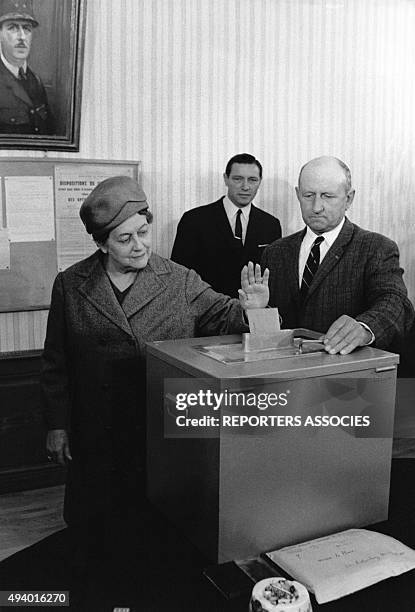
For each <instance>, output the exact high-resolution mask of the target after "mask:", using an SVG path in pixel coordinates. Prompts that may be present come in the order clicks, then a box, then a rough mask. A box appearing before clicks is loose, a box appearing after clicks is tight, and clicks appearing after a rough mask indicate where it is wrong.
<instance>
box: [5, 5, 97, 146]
mask: <svg viewBox="0 0 415 612" xmlns="http://www.w3.org/2000/svg"><path fill="white" fill-rule="evenodd" d="M84 6H85V3H84V0H59V1H56V0H2V2H1V3H0V45H1V62H0V81H1V94H0V148H9V149H10V148H11V149H14V148H15V149H43V150H67V151H77V150H79V126H80V119H81V115H80V112H81V108H80V107H81V99H82V95H81V94H82V67H83V64H82V62H83V45H84V38H83V36H84Z"/></svg>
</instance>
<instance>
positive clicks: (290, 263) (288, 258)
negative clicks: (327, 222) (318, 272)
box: [284, 229, 306, 305]
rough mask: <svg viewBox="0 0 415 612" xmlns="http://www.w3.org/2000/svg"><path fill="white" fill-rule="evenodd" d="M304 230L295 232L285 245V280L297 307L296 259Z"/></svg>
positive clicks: (298, 289)
mask: <svg viewBox="0 0 415 612" xmlns="http://www.w3.org/2000/svg"><path fill="white" fill-rule="evenodd" d="M305 232H306V230H305V229H304V230H303V231H301V232H297V233H296V234H294V235H293V237H292V240H291V241H290V242H289V243H288V245H287V247H288V248H287V253H286V254H285V263H284V268H285V273H286V278H287V285H288V289H289V291H290V293H291V295H292V296H293V299H294V301H295V302H296V304H297V305H298V304H299V303H300V282H299V278H298V259H299V256H300V247H301V243H302V241H303V238H304V234H305Z"/></svg>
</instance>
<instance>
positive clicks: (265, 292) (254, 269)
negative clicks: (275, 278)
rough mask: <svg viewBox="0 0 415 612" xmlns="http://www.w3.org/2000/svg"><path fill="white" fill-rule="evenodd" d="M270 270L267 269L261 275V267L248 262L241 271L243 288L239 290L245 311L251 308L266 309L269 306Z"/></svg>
mask: <svg viewBox="0 0 415 612" xmlns="http://www.w3.org/2000/svg"><path fill="white" fill-rule="evenodd" d="M268 278H269V270H268V268H266V270H264V274H263V275H262V274H261V266H260V265H259V264H256V265H255V266H254V264H253V263H252V261H250V262H248V265H247V266H244V267H243V268H242V271H241V287H242V289H239V301H240V303H241V306H242V308H243V309H244V310H249V309H250V308H265V307H266V306H268V300H269V289H268Z"/></svg>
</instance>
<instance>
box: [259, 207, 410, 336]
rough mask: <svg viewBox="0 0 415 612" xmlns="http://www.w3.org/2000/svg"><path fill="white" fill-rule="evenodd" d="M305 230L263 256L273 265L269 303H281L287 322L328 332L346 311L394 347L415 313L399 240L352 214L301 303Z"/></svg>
mask: <svg viewBox="0 0 415 612" xmlns="http://www.w3.org/2000/svg"><path fill="white" fill-rule="evenodd" d="M304 233H305V230H303V231H300V232H297V233H296V234H291V235H290V236H287V237H286V238H282V239H281V240H277V241H276V242H274V244H272V245H270V246H269V247H267V248H266V249H265V252H264V255H263V258H262V266H263V267H264V268H265V267H268V268H269V270H270V301H269V304H270V306H277V307H278V309H279V313H280V315H281V317H282V326H283V327H284V328H286V329H291V328H296V327H306V328H309V329H313V330H315V331H319V332H322V333H325V332H326V331H327V330H328V329H329V327H330V325H331V324H332V323H333V322H334V321H335V320H336V319H337V318H338V317H340V316H341V315H343V314H346V315H349V316H351V317H353V318H355V319H357V320H359V321H362V322H363V323H366V325H368V326H369V327H370V329H371V330H372V331H373V333H374V334H375V345H376V346H377V347H379V348H388V347H389V348H390V347H391V344H392V342H395V341H398V340H399V338H400V337H402V336H403V335H404V334H405V333H406V332H407V331H408V330H409V328H410V326H411V324H412V321H413V319H414V309H413V307H412V304H411V302H410V301H409V300H408V297H407V291H406V287H405V284H404V282H403V280H402V273H403V270H402V269H401V268H400V267H399V251H398V247H397V245H396V244H395V243H394V242H393V241H392V240H390V239H389V238H386V237H385V236H382V235H381V234H376V233H374V232H369V231H366V230H363V229H361V228H360V227H358V226H357V225H355V224H353V223H351V222H350V221H349V220H348V219H346V221H345V223H344V225H343V227H342V229H341V232H340V234H339V236H338V237H337V239H336V241H335V242H334V244H333V245H332V247H331V248H330V249H329V251H328V253H327V254H326V256H325V258H324V259H323V261H322V263H321V265H320V266H319V268H318V270H317V272H316V274H315V276H314V278H313V281H312V284H311V286H310V290H309V292H308V295H307V297H306V299H305V301H304V303H303V304H301V300H300V291H299V278H298V257H299V253H300V246H301V242H302V240H303V237H304Z"/></svg>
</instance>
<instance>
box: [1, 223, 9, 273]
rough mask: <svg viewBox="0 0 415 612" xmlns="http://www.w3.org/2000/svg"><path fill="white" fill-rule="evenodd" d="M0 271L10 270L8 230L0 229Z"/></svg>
mask: <svg viewBox="0 0 415 612" xmlns="http://www.w3.org/2000/svg"><path fill="white" fill-rule="evenodd" d="M0 270H10V240H9V230H7V229H4V228H0Z"/></svg>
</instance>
